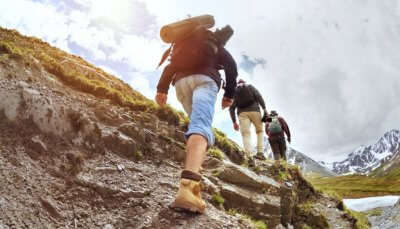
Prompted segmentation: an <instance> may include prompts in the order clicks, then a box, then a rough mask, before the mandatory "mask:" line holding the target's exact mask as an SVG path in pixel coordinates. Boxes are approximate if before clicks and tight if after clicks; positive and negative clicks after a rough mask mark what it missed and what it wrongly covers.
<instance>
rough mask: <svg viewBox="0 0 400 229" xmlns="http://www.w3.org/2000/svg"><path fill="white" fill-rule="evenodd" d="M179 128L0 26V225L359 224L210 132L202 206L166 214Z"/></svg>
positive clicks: (70, 59) (108, 82)
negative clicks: (194, 211) (247, 161)
mask: <svg viewBox="0 0 400 229" xmlns="http://www.w3.org/2000/svg"><path fill="white" fill-rule="evenodd" d="M186 125H187V120H185V117H184V116H183V115H182V114H179V113H177V112H175V111H174V110H173V109H171V108H169V107H166V108H159V107H157V106H155V105H154V103H153V102H151V101H150V100H148V99H146V98H144V97H143V96H141V95H140V94H139V93H137V92H135V91H133V90H132V89H131V88H130V87H129V86H128V85H126V84H124V83H123V82H121V81H119V80H117V79H116V78H115V77H113V76H110V75H108V74H106V73H104V72H103V71H101V70H100V69H98V68H96V67H94V66H92V65H90V64H88V63H87V62H85V61H84V60H82V59H81V58H79V57H76V56H72V55H69V54H67V53H65V52H63V51H61V50H58V49H55V48H53V47H50V46H49V45H48V44H47V43H44V42H42V41H40V40H38V39H35V38H27V37H23V36H21V35H19V34H18V33H17V32H15V31H10V30H5V29H0V129H1V132H0V178H1V180H2V181H3V182H2V183H3V185H2V186H1V187H0V209H1V211H0V227H2V228H42V227H49V228H77V227H80V228H252V227H255V226H256V225H258V226H259V227H260V228H262V226H265V224H267V225H268V228H274V227H276V226H278V225H280V224H281V223H282V224H292V225H294V227H295V228H303V227H305V226H309V227H311V228H326V227H329V226H330V227H331V228H337V227H342V228H352V227H358V228H361V227H362V226H360V223H361V222H360V221H357V219H356V218H355V217H354V216H352V215H351V214H350V213H349V212H347V211H344V210H343V204H342V203H341V201H339V200H337V199H335V198H331V197H328V196H326V195H324V194H321V193H319V192H316V191H315V190H314V188H313V187H312V186H311V185H310V184H309V183H308V182H307V181H306V180H304V179H303V177H302V175H301V174H300V172H299V170H298V169H297V168H292V167H289V168H287V167H281V168H277V167H275V166H274V165H273V164H272V163H271V162H268V161H266V162H259V163H258V166H257V167H256V168H255V169H254V170H253V171H251V170H249V169H247V168H246V167H243V166H241V165H239V164H241V163H242V162H243V156H242V152H241V150H240V148H239V147H238V146H237V145H236V144H235V143H233V142H232V141H230V140H229V139H227V138H226V137H225V136H224V135H223V133H220V132H218V131H216V141H217V144H216V147H215V148H213V149H211V150H210V152H209V156H208V157H207V160H206V162H205V164H204V170H203V171H202V174H203V177H204V178H203V184H204V185H203V186H204V198H205V199H206V201H207V203H208V209H207V212H206V214H204V215H201V216H194V215H190V214H185V213H176V212H173V211H171V210H170V209H169V208H168V205H169V203H170V202H171V201H172V200H173V198H174V195H175V193H176V191H177V188H178V186H177V185H178V180H179V172H180V170H181V168H182V160H183V157H184V138H183V133H184V130H185V128H186ZM256 220H259V221H256Z"/></svg>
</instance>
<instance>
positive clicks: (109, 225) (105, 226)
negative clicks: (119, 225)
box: [103, 224, 114, 229]
mask: <svg viewBox="0 0 400 229" xmlns="http://www.w3.org/2000/svg"><path fill="white" fill-rule="evenodd" d="M103 229H114V226H113V225H112V224H106V225H104V227H103Z"/></svg>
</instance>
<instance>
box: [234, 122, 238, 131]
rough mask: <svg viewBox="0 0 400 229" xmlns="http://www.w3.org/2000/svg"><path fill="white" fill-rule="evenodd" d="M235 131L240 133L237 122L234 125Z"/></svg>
mask: <svg viewBox="0 0 400 229" xmlns="http://www.w3.org/2000/svg"><path fill="white" fill-rule="evenodd" d="M233 129H235V130H236V131H239V125H238V124H237V123H236V122H235V123H233Z"/></svg>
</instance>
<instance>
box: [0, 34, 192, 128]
mask: <svg viewBox="0 0 400 229" xmlns="http://www.w3.org/2000/svg"><path fill="white" fill-rule="evenodd" d="M0 54H7V55H9V56H10V57H14V58H16V57H18V58H20V59H23V60H24V61H25V62H27V63H30V62H33V60H34V59H36V60H37V61H39V64H40V65H41V66H43V68H44V69H45V70H46V71H47V72H49V73H51V74H53V75H54V76H55V77H56V78H57V79H59V80H60V81H62V82H63V83H64V84H66V85H68V86H70V87H71V88H74V89H75V90H78V91H81V92H85V93H88V94H92V95H94V96H96V97H98V98H100V99H109V100H110V101H111V102H113V103H114V104H116V105H119V106H122V107H127V108H129V109H131V110H133V111H143V112H150V113H153V114H155V115H156V116H158V117H159V118H160V119H161V120H164V121H167V122H168V123H169V124H171V125H180V124H181V123H187V120H188V119H187V117H186V116H185V115H184V114H183V113H182V112H177V111H176V110H175V109H173V108H172V107H170V106H164V107H159V106H157V105H156V104H155V103H154V102H153V101H152V100H149V99H147V98H146V97H144V96H143V95H141V94H140V93H138V92H137V91H135V90H133V89H132V88H131V87H130V86H129V85H128V84H126V83H124V82H123V81H121V80H120V79H118V78H117V77H115V76H113V75H110V74H108V73H106V72H104V71H103V70H102V69H100V68H97V67H95V66H94V65H92V64H90V63H88V62H87V61H85V60H83V59H82V58H81V57H78V56H75V55H71V54H68V53H66V52H64V51H62V50H60V49H58V48H55V47H52V46H50V45H49V44H48V43H47V42H43V41H41V40H40V39H37V38H34V37H27V36H23V35H21V34H19V33H18V32H17V31H15V30H8V29H3V28H1V27H0ZM66 60H67V61H66ZM66 63H73V64H66Z"/></svg>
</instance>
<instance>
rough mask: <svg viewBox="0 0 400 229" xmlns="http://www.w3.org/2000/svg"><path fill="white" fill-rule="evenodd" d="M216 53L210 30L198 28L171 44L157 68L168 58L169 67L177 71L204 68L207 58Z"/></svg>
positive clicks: (214, 40) (216, 43)
mask: <svg viewBox="0 0 400 229" xmlns="http://www.w3.org/2000/svg"><path fill="white" fill-rule="evenodd" d="M217 53H218V42H217V40H216V38H215V36H214V34H213V32H211V31H210V30H208V29H206V28H204V27H201V26H200V27H198V28H197V29H195V30H194V31H192V32H191V33H190V34H189V35H188V36H187V37H185V38H184V39H181V40H179V41H176V42H174V43H172V45H171V47H170V48H169V49H167V50H166V51H165V52H164V54H163V57H162V58H161V61H160V64H159V66H160V65H161V64H162V63H164V61H165V60H166V59H167V58H168V57H170V65H171V66H172V67H174V68H176V69H178V70H192V69H196V68H198V67H201V66H206V65H207V61H208V59H209V58H213V57H215V56H216V55H217Z"/></svg>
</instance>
